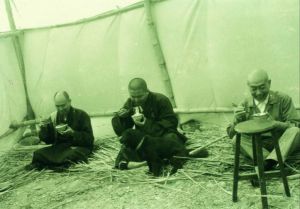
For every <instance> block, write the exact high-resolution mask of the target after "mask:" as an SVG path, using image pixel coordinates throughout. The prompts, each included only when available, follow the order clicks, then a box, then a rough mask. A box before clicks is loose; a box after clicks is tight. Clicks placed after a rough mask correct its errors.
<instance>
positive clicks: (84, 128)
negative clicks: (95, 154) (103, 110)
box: [39, 107, 94, 149]
mask: <svg viewBox="0 0 300 209" xmlns="http://www.w3.org/2000/svg"><path fill="white" fill-rule="evenodd" d="M55 117H56V118H55V119H58V115H57V114H55ZM51 121H52V122H51V123H49V124H47V126H45V127H41V131H40V133H39V137H40V139H41V140H42V141H44V142H46V143H47V144H57V143H68V144H70V146H80V147H86V148H88V149H92V148H93V143H94V135H93V129H92V125H91V119H90V117H89V115H88V114H87V113H86V112H84V111H83V110H80V109H77V108H74V107H71V108H70V111H69V113H68V115H67V117H66V121H65V122H66V123H67V124H68V125H69V126H70V127H71V128H72V129H73V130H74V134H73V136H63V135H61V134H59V133H57V132H56V130H55V128H54V125H55V122H54V121H53V119H52V120H51Z"/></svg>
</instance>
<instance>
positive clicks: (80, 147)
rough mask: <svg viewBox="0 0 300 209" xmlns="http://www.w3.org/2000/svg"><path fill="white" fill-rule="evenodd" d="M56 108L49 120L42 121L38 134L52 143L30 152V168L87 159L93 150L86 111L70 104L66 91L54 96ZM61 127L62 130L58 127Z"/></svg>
mask: <svg viewBox="0 0 300 209" xmlns="http://www.w3.org/2000/svg"><path fill="white" fill-rule="evenodd" d="M54 103H55V106H56V109H57V111H56V112H53V113H52V114H51V117H50V120H49V121H51V122H50V123H42V124H41V126H40V128H41V130H40V133H39V137H40V139H41V140H42V141H44V142H45V143H46V144H52V145H51V146H49V147H45V148H42V149H39V150H36V151H35V152H34V153H33V159H32V164H31V167H32V168H38V169H42V168H45V167H46V168H47V167H48V168H49V167H50V168H51V167H52V168H56V167H58V166H60V167H68V166H69V165H70V164H71V163H76V162H87V160H88V156H89V154H91V152H92V149H93V142H94V136H93V130H92V126H91V120H90V117H89V116H88V114H87V113H86V112H84V111H82V110H80V109H77V108H74V107H72V106H71V99H70V97H69V95H68V93H67V92H65V91H60V92H57V93H56V94H55V95H54ZM59 126H60V127H63V129H61V128H58V127H59Z"/></svg>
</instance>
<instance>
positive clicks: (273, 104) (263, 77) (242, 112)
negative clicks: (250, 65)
mask: <svg viewBox="0 0 300 209" xmlns="http://www.w3.org/2000/svg"><path fill="white" fill-rule="evenodd" d="M248 86H249V89H250V93H251V97H249V98H246V99H245V100H244V101H243V102H242V103H241V104H240V105H239V106H238V107H236V108H235V111H234V121H233V124H231V125H230V126H229V127H228V128H227V132H228V135H229V137H230V138H232V137H233V136H234V135H235V131H234V126H235V125H236V124H237V123H239V122H241V121H244V120H248V119H250V118H251V117H252V115H253V114H256V113H267V114H268V115H269V116H268V117H269V118H268V119H270V120H275V122H276V123H275V131H274V134H273V136H271V134H270V133H269V134H264V135H263V138H269V140H263V147H264V149H263V155H264V158H265V161H264V166H265V168H264V169H265V170H271V169H273V168H274V167H275V166H276V165H277V157H276V152H275V149H274V145H273V143H272V140H270V137H277V139H279V146H280V150H281V154H282V157H283V161H285V160H286V159H287V157H288V156H289V155H290V154H292V153H293V152H294V151H299V150H300V132H299V128H298V126H299V122H300V116H299V114H298V113H297V111H296V109H295V107H294V105H293V102H292V99H291V97H289V96H288V95H286V94H283V93H280V92H274V91H270V86H271V80H270V79H269V77H268V74H267V73H266V72H265V71H263V70H256V71H254V72H252V73H251V74H250V75H249V76H248ZM241 152H242V153H243V154H245V155H246V156H247V157H250V158H252V159H253V153H252V141H251V138H250V137H249V136H248V135H242V138H241Z"/></svg>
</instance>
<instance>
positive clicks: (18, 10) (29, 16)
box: [0, 0, 141, 32]
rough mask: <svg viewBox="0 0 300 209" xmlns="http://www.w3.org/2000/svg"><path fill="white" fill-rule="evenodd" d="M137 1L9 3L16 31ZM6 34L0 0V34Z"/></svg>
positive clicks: (32, 0) (30, 0)
mask: <svg viewBox="0 0 300 209" xmlns="http://www.w3.org/2000/svg"><path fill="white" fill-rule="evenodd" d="M139 1H141V0H89V1H86V0H76V1H74V0H51V1H49V0H10V2H11V7H12V10H13V15H14V19H15V23H16V26H17V28H18V29H24V28H36V27H43V26H49V25H56V24H63V23H68V22H73V21H76V20H79V19H82V18H87V17H91V16H95V15H98V14H101V13H104V12H107V11H110V10H114V9H116V8H122V7H126V6H128V5H131V4H134V3H136V2H139ZM3 31H9V24H8V21H7V15H6V12H5V0H0V32H3Z"/></svg>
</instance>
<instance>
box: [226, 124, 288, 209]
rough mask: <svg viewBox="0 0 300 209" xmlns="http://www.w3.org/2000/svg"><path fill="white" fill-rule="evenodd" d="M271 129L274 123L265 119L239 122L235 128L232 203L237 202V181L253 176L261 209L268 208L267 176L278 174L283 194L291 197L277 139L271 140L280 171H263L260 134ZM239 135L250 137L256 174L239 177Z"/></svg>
mask: <svg viewBox="0 0 300 209" xmlns="http://www.w3.org/2000/svg"><path fill="white" fill-rule="evenodd" d="M273 129H274V122H273V121H270V120H266V119H255V120H248V121H245V122H241V123H239V124H237V125H236V126H235V131H236V132H237V135H236V145H235V156H234V173H233V193H232V201H233V202H237V192H238V181H239V180H243V179H249V178H252V177H253V176H254V177H256V176H257V177H258V180H259V185H260V192H261V201H262V206H263V209H266V208H268V199H267V196H266V195H267V189H266V180H265V177H267V175H270V176H274V175H276V174H278V173H280V175H281V177H282V182H283V185H284V189H285V194H286V195H287V196H288V197H290V196H291V195H290V190H289V186H288V181H287V178H286V174H285V170H284V167H283V161H282V156H281V152H280V148H279V144H278V139H273V140H275V141H274V147H275V150H276V155H277V160H278V164H279V168H280V171H269V172H265V171H264V159H263V150H262V140H261V134H263V133H266V132H271V131H272V130H273ZM241 134H247V135H251V136H252V149H253V164H254V166H255V170H256V174H248V175H239V162H240V160H239V156H240V145H241ZM273 138H274V137H273ZM257 170H258V172H257Z"/></svg>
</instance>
